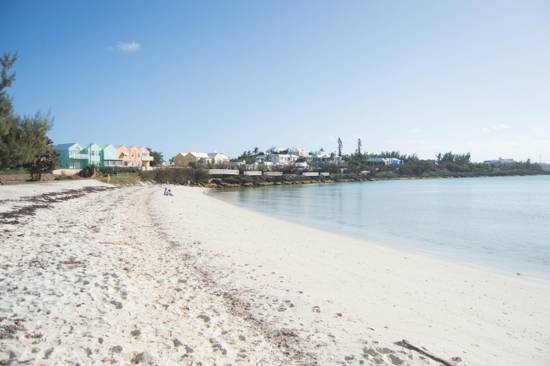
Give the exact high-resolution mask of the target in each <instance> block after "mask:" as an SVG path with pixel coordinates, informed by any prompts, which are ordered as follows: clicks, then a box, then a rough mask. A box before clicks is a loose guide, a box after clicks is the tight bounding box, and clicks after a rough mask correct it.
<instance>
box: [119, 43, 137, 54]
mask: <svg viewBox="0 0 550 366" xmlns="http://www.w3.org/2000/svg"><path fill="white" fill-rule="evenodd" d="M116 48H117V49H118V50H119V51H120V52H125V53H129V52H137V51H139V50H140V49H141V44H139V43H137V42H135V41H131V42H118V43H117V45H116Z"/></svg>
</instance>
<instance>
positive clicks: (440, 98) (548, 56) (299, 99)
mask: <svg viewBox="0 0 550 366" xmlns="http://www.w3.org/2000/svg"><path fill="white" fill-rule="evenodd" d="M0 12H1V13H2V14H9V15H8V16H6V15H4V16H3V17H2V22H0V51H1V52H5V51H12V52H13V51H17V52H18V55H19V61H18V63H17V67H16V71H17V82H16V84H15V86H14V88H13V89H12V92H11V94H12V96H13V98H14V103H15V106H16V109H17V111H18V112H21V113H34V112H35V111H37V110H42V111H51V113H52V115H54V116H55V125H54V128H53V130H52V132H51V137H52V138H53V139H54V141H55V142H56V143H62V142H71V141H78V142H81V143H86V142H90V141H94V142H98V143H114V144H122V143H125V144H134V145H147V146H150V147H152V148H154V149H157V150H160V151H163V152H164V153H165V155H167V156H171V155H173V154H175V153H176V152H179V151H188V150H193V151H218V152H226V153H228V154H231V155H236V154H238V153H239V152H241V151H242V150H244V149H250V148H252V147H254V146H258V147H260V148H262V149H265V148H268V147H270V146H297V147H304V148H309V149H318V148H320V147H324V148H325V149H327V150H336V139H337V137H341V138H342V139H343V141H344V150H345V151H348V152H351V151H353V149H354V148H355V140H356V139H357V137H361V138H362V139H363V146H364V148H365V150H367V151H381V150H400V151H401V152H404V153H418V154H419V156H421V157H433V156H434V155H435V154H436V153H437V152H439V151H449V150H452V151H455V152H468V151H469V152H471V153H472V155H473V158H474V160H484V159H489V158H497V157H499V156H502V157H514V158H517V159H527V158H531V159H533V160H537V161H538V160H539V159H540V158H542V159H543V160H546V161H550V2H549V1H545V0H542V1H504V0H500V1H435V0H434V1H381V0H380V1H366V0H361V1H301V0H293V1H280V0H277V1H252V0H249V1H196V2H191V1H159V2H153V1H99V0H98V1H96V0H94V1H26V0H0Z"/></svg>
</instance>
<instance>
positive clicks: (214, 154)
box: [208, 153, 229, 159]
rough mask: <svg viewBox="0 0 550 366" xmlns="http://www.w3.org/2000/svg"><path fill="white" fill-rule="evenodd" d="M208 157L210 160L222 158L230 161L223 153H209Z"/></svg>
mask: <svg viewBox="0 0 550 366" xmlns="http://www.w3.org/2000/svg"><path fill="white" fill-rule="evenodd" d="M208 157H210V158H222V159H229V157H228V156H227V155H225V154H222V153H208Z"/></svg>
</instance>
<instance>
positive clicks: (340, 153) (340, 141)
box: [338, 137, 344, 158]
mask: <svg viewBox="0 0 550 366" xmlns="http://www.w3.org/2000/svg"><path fill="white" fill-rule="evenodd" d="M342 147H344V144H342V139H341V138H340V137H338V157H340V158H341V157H342Z"/></svg>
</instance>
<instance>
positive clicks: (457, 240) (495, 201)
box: [212, 176, 550, 280]
mask: <svg viewBox="0 0 550 366" xmlns="http://www.w3.org/2000/svg"><path fill="white" fill-rule="evenodd" d="M212 194H213V195H214V196H215V197H217V198H219V199H222V200H224V201H227V202H230V203H232V204H236V205H239V206H242V207H246V208H250V209H253V210H257V211H260V212H263V213H266V214H269V215H273V216H276V217H279V218H283V219H286V220H289V221H293V222H297V223H302V224H305V225H310V226H314V227H317V228H321V229H325V230H329V231H338V232H342V233H345V234H349V235H354V236H360V237H363V238H365V239H367V240H370V241H373V242H376V243H379V244H382V245H387V246H392V247H397V248H405V249H408V250H413V251H417V252H423V253H428V254H431V255H435V256H441V257H445V258H449V259H452V260H458V261H461V262H463V263H466V264H472V265H481V266H491V267H494V268H495V269H498V270H502V271H505V272H511V273H518V272H519V273H521V274H524V275H528V276H532V277H539V278H542V279H545V280H548V279H550V176H529V177H495V178H461V179H418V180H392V181H377V182H363V183H340V184H311V185H292V186H272V187H265V188H245V189H238V190H225V191H216V192H214V193H212Z"/></svg>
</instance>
